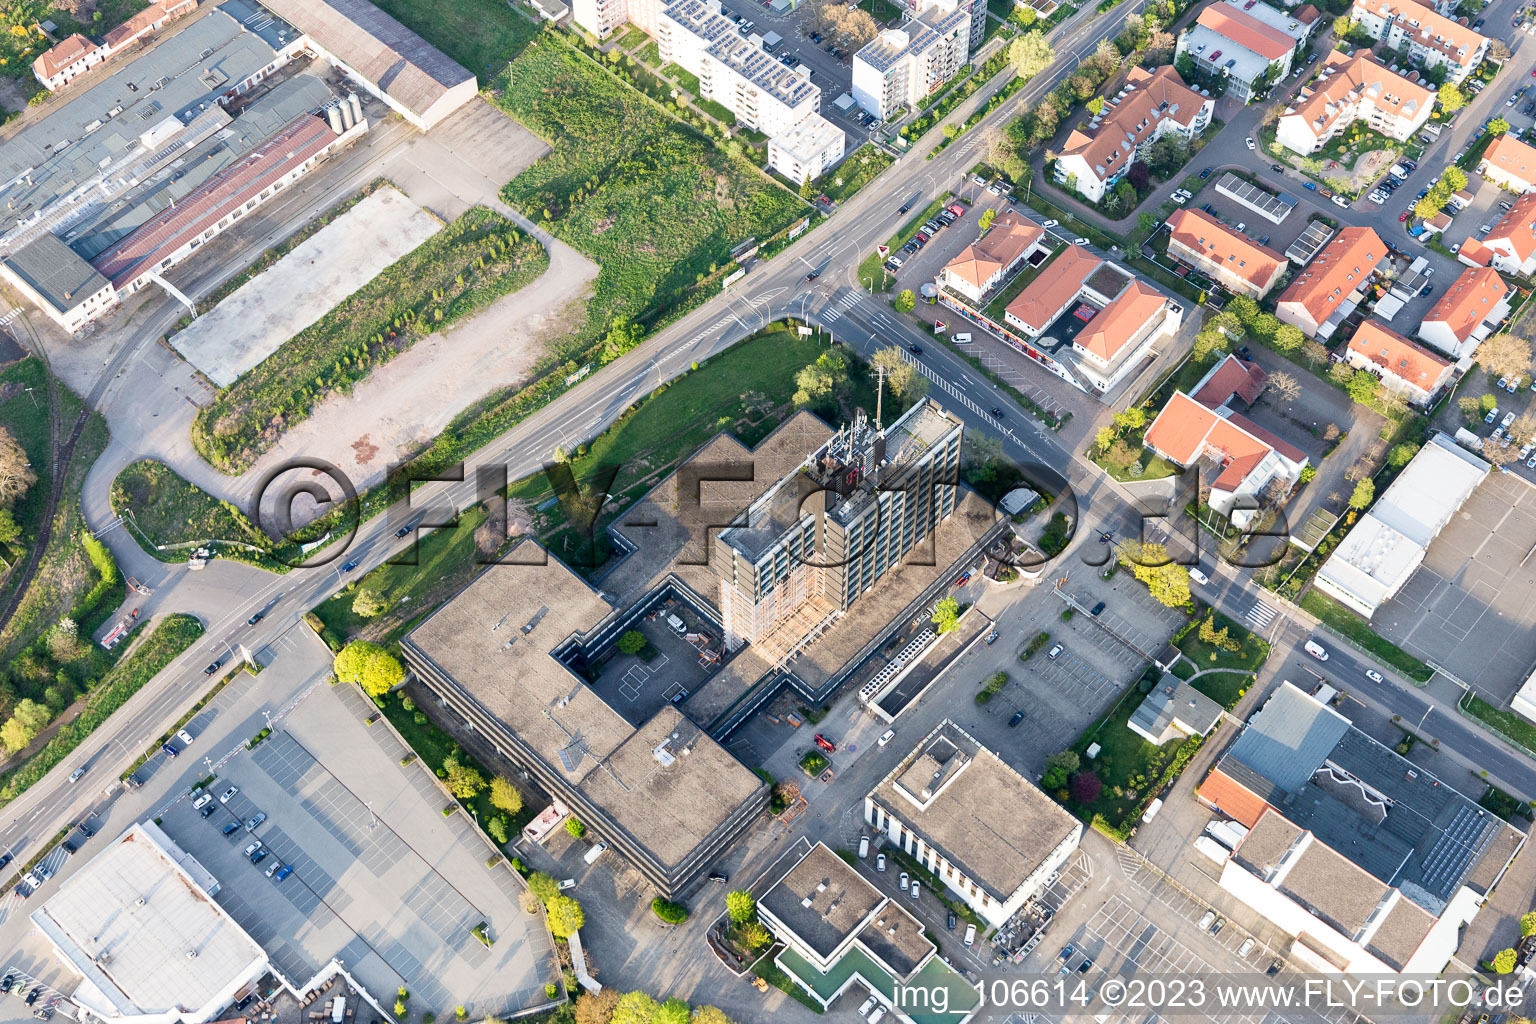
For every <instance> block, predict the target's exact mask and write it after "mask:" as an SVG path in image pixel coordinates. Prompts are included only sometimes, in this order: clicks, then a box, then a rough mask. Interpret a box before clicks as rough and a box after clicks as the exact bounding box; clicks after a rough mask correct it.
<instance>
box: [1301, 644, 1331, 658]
mask: <svg viewBox="0 0 1536 1024" xmlns="http://www.w3.org/2000/svg"><path fill="white" fill-rule="evenodd" d="M1302 649H1303V650H1304V651H1306V652H1307V653H1308V654H1310V655H1312V657H1314V658H1316V659H1317V660H1318V661H1327V660H1328V652H1327V651H1326V650H1325V649H1324V648H1323V645H1322V644H1320V643H1318V642H1317V641H1316V640H1308V641H1307V642H1306V643H1305V644H1303V645H1302Z"/></svg>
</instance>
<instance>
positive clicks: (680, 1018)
mask: <svg viewBox="0 0 1536 1024" xmlns="http://www.w3.org/2000/svg"><path fill="white" fill-rule="evenodd" d="M690 1009H691V1007H689V1005H688V1003H687V1001H686V1000H683V999H679V998H678V997H677V996H673V997H672V998H671V999H668V1000H667V1001H666V1002H664V1003H662V1004H661V1006H659V1007H658V1008H657V1010H656V1016H655V1017H654V1018H652V1020H653V1022H654V1024H688V1021H689V1011H690Z"/></svg>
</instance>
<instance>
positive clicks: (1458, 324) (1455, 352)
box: [1419, 267, 1509, 359]
mask: <svg viewBox="0 0 1536 1024" xmlns="http://www.w3.org/2000/svg"><path fill="white" fill-rule="evenodd" d="M1508 296H1509V285H1507V284H1505V283H1504V279H1503V278H1502V277H1500V276H1499V272H1498V271H1497V270H1494V269H1493V268H1492V267H1468V268H1467V269H1466V270H1464V271H1462V273H1461V276H1460V277H1458V278H1457V279H1456V280H1455V281H1454V282H1453V283H1452V284H1451V286H1450V287H1449V288H1447V289H1446V290H1445V294H1444V295H1442V296H1440V301H1438V302H1436V303H1435V304H1434V305H1433V306H1432V307H1430V310H1429V313H1427V314H1426V315H1425V317H1424V320H1423V322H1422V323H1420V324H1419V337H1420V338H1422V339H1424V341H1426V342H1427V343H1429V344H1431V345H1433V346H1434V347H1435V348H1437V349H1439V350H1440V351H1442V352H1444V353H1446V354H1447V355H1449V356H1450V357H1451V358H1452V359H1462V358H1464V357H1466V356H1469V355H1471V354H1472V352H1473V351H1475V350H1476V349H1477V346H1478V345H1480V344H1482V342H1483V340H1484V339H1485V338H1487V337H1488V335H1490V334H1492V333H1493V332H1494V331H1496V330H1497V329H1498V327H1499V325H1500V324H1502V323H1503V322H1504V318H1505V317H1507V316H1509V299H1508Z"/></svg>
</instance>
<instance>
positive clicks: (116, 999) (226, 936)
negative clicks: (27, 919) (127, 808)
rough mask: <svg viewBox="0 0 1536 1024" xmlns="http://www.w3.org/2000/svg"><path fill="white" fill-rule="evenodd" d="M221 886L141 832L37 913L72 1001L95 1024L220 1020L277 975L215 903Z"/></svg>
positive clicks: (122, 839)
mask: <svg viewBox="0 0 1536 1024" xmlns="http://www.w3.org/2000/svg"><path fill="white" fill-rule="evenodd" d="M218 891H219V883H218V882H217V881H216V880H215V879H214V877H213V875H211V874H210V873H209V872H208V870H207V869H206V868H204V867H203V866H202V865H201V864H199V863H198V862H197V861H196V860H195V859H193V857H192V856H191V854H189V853H187V852H186V851H185V850H183V849H182V848H181V847H179V846H177V845H176V844H175V843H174V842H173V841H172V840H171V838H170V837H169V836H168V835H166V834H165V832H163V831H162V830H161V829H160V827H159V826H158V825H156V824H154V823H153V822H144V823H141V824H137V825H134V826H133V827H132V828H130V829H129V830H128V831H127V832H125V833H123V834H122V835H121V836H119V837H118V838H117V839H115V840H113V841H112V842H110V843H108V844H107V846H106V848H105V849H104V850H102V852H101V853H99V854H97V855H96V857H94V858H93V859H92V860H91V862H90V863H89V864H87V865H86V866H85V867H83V868H82V869H80V870H79V871H77V872H75V873H74V874H73V875H72V876H71V877H70V878H69V880H68V881H67V882H65V883H64V885H63V887H62V888H61V889H60V890H59V891H58V892H57V893H55V894H54V895H53V897H52V898H50V899H49V900H48V902H46V903H44V904H43V905H42V906H41V907H39V908H38V909H37V910H35V911H33V913H32V924H33V926H34V927H35V928H36V929H37V930H38V931H39V932H41V933H42V935H43V937H44V938H46V939H47V940H48V942H49V944H50V945H52V946H53V949H54V952H55V953H56V954H57V956H58V959H59V961H60V962H61V963H63V964H65V965H66V966H67V967H69V969H70V970H72V971H73V972H74V973H76V974H78V975H79V976H80V977H81V979H82V980H81V982H80V985H79V986H78V987H77V988H76V989H75V992H74V994H73V996H72V997H71V998H72V999H73V1000H74V1001H75V1002H76V1003H77V1004H78V1005H79V1006H80V1007H82V1008H83V1009H84V1010H86V1011H87V1012H88V1013H90V1014H92V1015H93V1016H96V1017H99V1018H100V1019H101V1020H103V1021H108V1022H119V1021H120V1022H125V1024H126V1022H132V1024H178V1022H180V1024H204V1022H206V1021H212V1020H216V1019H218V1017H219V1014H220V1013H221V1012H222V1011H223V1010H225V1009H226V1008H227V1007H229V1006H230V1004H231V1003H233V1002H234V1001H235V1000H236V999H237V998H238V997H239V996H240V994H242V993H243V992H246V991H247V990H249V989H250V988H251V986H253V985H254V984H255V982H256V981H257V980H258V979H259V978H260V977H261V976H262V975H264V974H266V973H268V972H269V970H270V967H269V965H268V963H267V954H266V952H265V951H264V950H263V949H262V948H261V946H259V945H258V944H257V943H256V940H255V939H252V938H251V937H250V935H249V934H247V933H246V931H245V929H243V928H241V927H240V925H238V924H236V923H235V920H234V918H232V917H230V916H229V914H228V913H226V912H225V910H224V908H222V907H220V906H219V905H218V903H217V902H215V901H214V899H213V897H214V895H216V894H217V893H218Z"/></svg>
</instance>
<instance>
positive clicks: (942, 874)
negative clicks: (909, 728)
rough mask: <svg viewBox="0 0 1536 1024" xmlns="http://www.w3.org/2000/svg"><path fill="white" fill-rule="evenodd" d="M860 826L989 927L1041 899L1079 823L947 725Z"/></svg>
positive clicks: (880, 789) (876, 794)
mask: <svg viewBox="0 0 1536 1024" xmlns="http://www.w3.org/2000/svg"><path fill="white" fill-rule="evenodd" d="M864 820H865V821H866V822H867V823H868V824H869V825H870V826H871V827H873V828H874V829H875V830H877V831H878V832H879V833H881V835H882V837H883V838H884V839H886V840H888V841H889V842H891V843H892V844H894V845H896V846H898V847H900V848H901V849H902V850H904V851H906V852H907V853H908V854H910V855H911V856H912V857H914V858H916V859H917V861H918V862H919V863H921V864H922V865H923V866H924V867H926V868H927V869H928V870H930V871H932V872H933V873H934V874H935V875H937V876H938V877H939V878H940V879H942V880H943V882H944V884H945V886H946V887H947V888H948V889H949V891H950V892H951V893H952V894H953V895H954V896H956V897H957V898H959V899H961V900H963V901H965V903H966V905H967V906H969V907H970V908H971V909H972V910H974V911H976V913H977V914H979V915H980V916H981V917H982V918H983V919H984V920H985V921H986V922H987V923H988V924H989V925H991V926H992V927H998V926H1000V925H1002V924H1003V923H1004V922H1005V921H1007V920H1008V919H1009V918H1011V917H1012V916H1013V915H1014V914H1016V913H1018V911H1019V910H1020V908H1022V907H1023V906H1024V904H1025V903H1026V902H1028V901H1029V900H1031V899H1033V898H1034V897H1036V896H1038V895H1039V894H1040V893H1041V892H1042V891H1043V890H1044V888H1045V886H1046V885H1047V884H1048V882H1049V880H1050V878H1051V876H1052V874H1054V873H1055V872H1056V871H1059V870H1060V869H1061V868H1062V866H1063V865H1065V864H1066V862H1067V859H1068V858H1069V857H1071V856H1072V853H1073V851H1075V850H1076V849H1077V845H1078V842H1079V841H1080V840H1081V839H1082V835H1083V823H1082V822H1081V821H1079V820H1078V819H1077V818H1075V817H1073V816H1072V815H1070V814H1068V813H1067V812H1066V810H1065V809H1063V808H1062V806H1061V805H1060V804H1058V803H1056V801H1055V800H1052V799H1051V798H1050V797H1049V796H1046V795H1045V793H1043V792H1041V790H1040V788H1039V787H1038V786H1036V785H1035V784H1034V783H1033V782H1030V781H1029V780H1028V779H1026V778H1024V776H1022V775H1020V774H1019V773H1018V772H1017V771H1015V770H1014V769H1013V768H1011V767H1009V766H1008V765H1007V764H1006V763H1004V762H1003V761H1002V759H1001V758H999V757H998V756H997V755H996V754H994V753H993V752H992V751H991V750H988V749H987V748H986V747H984V746H982V745H981V744H980V743H979V742H978V741H977V740H976V739H975V738H974V737H973V736H971V735H970V734H969V733H967V732H965V730H963V729H961V728H960V727H959V726H958V725H956V724H955V723H954V722H952V721H949V720H948V719H946V720H945V721H943V722H942V723H940V724H939V725H938V726H937V727H936V728H935V729H934V730H933V731H932V732H930V733H929V734H928V735H927V736H925V737H923V739H922V740H921V741H920V742H919V743H918V745H917V746H916V747H915V748H914V749H913V751H912V752H911V753H910V754H908V755H907V756H906V757H905V758H903V759H902V760H901V763H900V764H898V765H897V766H896V767H895V768H893V769H891V771H890V773H889V774H887V775H886V777H885V778H884V779H883V780H881V782H880V784H879V785H877V786H876V787H875V788H874V789H873V790H871V791H870V793H869V795H867V796H866V797H865V798H864Z"/></svg>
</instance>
